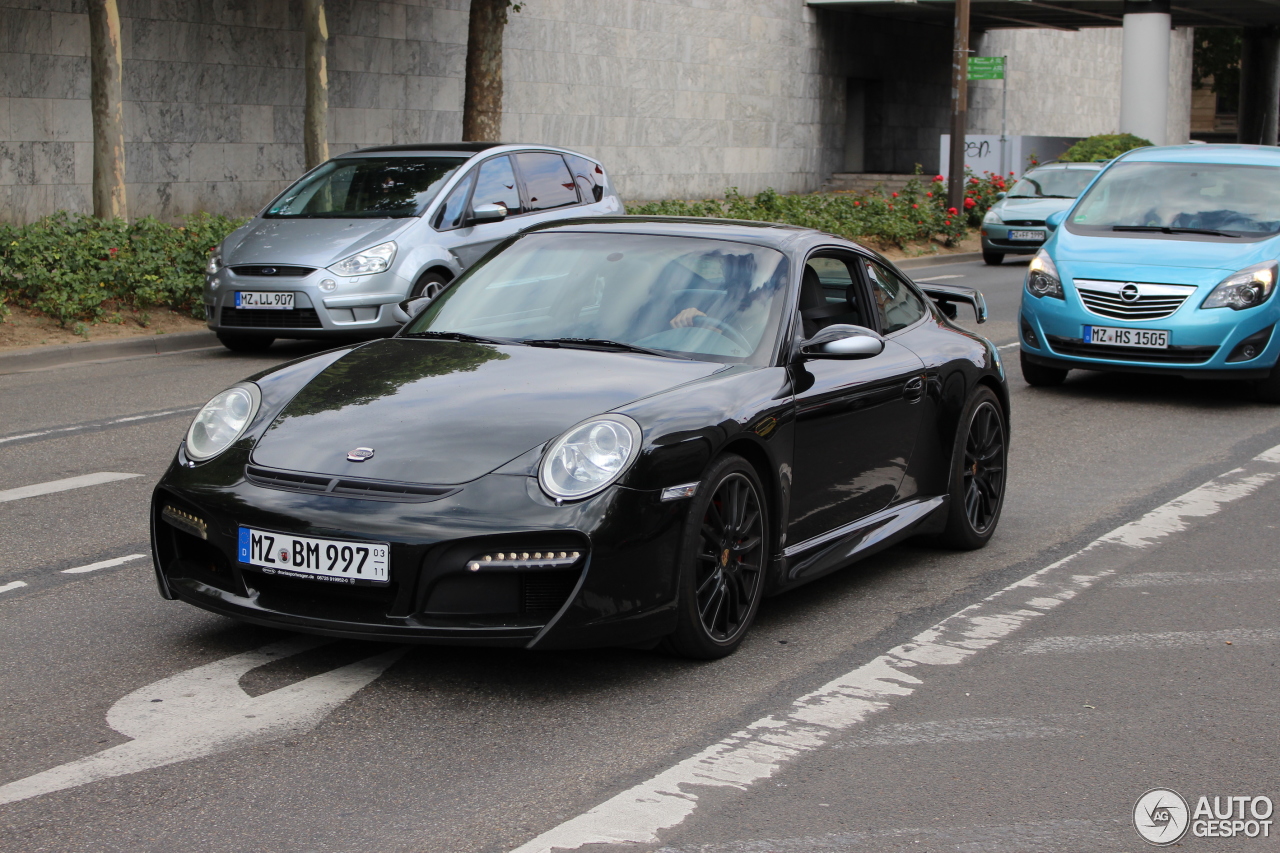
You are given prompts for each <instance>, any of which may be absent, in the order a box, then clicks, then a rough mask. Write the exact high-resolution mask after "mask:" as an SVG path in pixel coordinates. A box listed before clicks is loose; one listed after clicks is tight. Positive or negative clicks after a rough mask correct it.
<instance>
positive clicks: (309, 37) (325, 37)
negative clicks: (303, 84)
mask: <svg viewBox="0 0 1280 853" xmlns="http://www.w3.org/2000/svg"><path fill="white" fill-rule="evenodd" d="M304 7H305V8H304V10H303V16H304V18H305V23H304V24H303V28H304V31H305V34H306V36H305V37H306V71H305V74H306V77H307V106H306V117H305V118H304V120H303V124H304V127H303V133H302V135H303V140H304V148H305V149H306V160H307V168H308V169H312V168H315V167H316V166H319V165H320V164H321V163H323V162H324V161H325V160H328V159H329V59H328V53H327V42H328V41H329V25H328V24H327V23H326V22H325V19H324V0H305V3H304Z"/></svg>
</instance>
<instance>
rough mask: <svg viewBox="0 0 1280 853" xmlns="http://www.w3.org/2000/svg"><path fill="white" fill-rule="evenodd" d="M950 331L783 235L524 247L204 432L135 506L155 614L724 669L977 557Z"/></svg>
mask: <svg viewBox="0 0 1280 853" xmlns="http://www.w3.org/2000/svg"><path fill="white" fill-rule="evenodd" d="M423 303H426V304H425V307H423ZM961 303H967V304H969V305H971V306H972V308H973V310H974V311H975V312H976V313H977V314H978V318H979V320H982V319H985V314H986V308H985V305H984V303H983V301H982V297H981V295H980V294H979V293H978V292H977V291H975V290H972V289H971V288H965V287H955V286H941V287H940V286H929V287H925V288H923V289H922V288H919V287H917V286H916V285H915V284H913V283H912V282H911V281H910V280H908V279H907V277H906V276H904V275H902V274H901V273H900V272H898V271H897V270H896V269H895V268H894V266H893V265H892V264H891V263H889V262H888V261H886V260H885V259H884V258H882V257H881V256H879V255H878V254H876V253H875V252H872V251H870V250H868V249H865V248H863V247H861V246H858V245H856V244H855V243H851V242H849V241H847V240H844V239H841V238H838V237H833V236H831V235H829V234H822V233H819V232H817V231H811V230H807V229H802V228H794V227H788V226H780V225H769V224H763V223H752V222H732V221H722V220H696V219H674V218H672V219H667V218H639V217H618V218H613V219H600V218H594V219H590V220H575V221H570V222H561V223H557V224H554V225H548V226H546V227H535V228H533V229H531V230H529V231H526V232H524V233H522V234H519V235H517V236H516V237H513V238H512V239H510V240H508V241H507V242H506V243H504V244H503V246H501V247H500V248H499V249H498V250H495V251H494V252H493V253H491V254H490V255H488V256H487V257H486V258H485V259H484V260H483V261H482V262H479V263H477V264H476V265H475V266H474V267H473V268H472V269H471V270H469V271H468V272H467V274H466V275H464V276H462V277H460V278H459V279H457V280H456V281H455V282H453V283H452V284H451V285H450V286H449V287H448V288H447V289H446V290H445V291H444V292H443V293H442V294H441V295H439V296H438V297H436V298H435V299H434V300H425V299H422V300H417V301H416V302H412V303H405V304H404V305H403V306H402V310H403V311H404V312H405V313H406V315H409V314H414V313H415V310H416V311H417V313H416V316H412V317H406V319H407V320H408V321H407V322H406V324H405V326H404V328H403V329H402V330H401V331H400V332H399V333H398V334H397V335H396V336H395V337H393V338H390V339H386V340H379V341H373V342H368V343H362V344H358V345H352V346H347V347H343V348H340V349H335V350H332V351H329V352H325V353H321V354H318V355H314V356H310V357H307V358H303V359H300V360H298V361H294V362H291V363H289V364H285V365H283V366H280V367H276V368H273V369H271V370H267V371H264V372H262V373H259V374H257V375H256V376H253V377H251V378H249V379H248V380H246V381H244V382H241V383H238V384H236V385H234V386H232V387H231V388H229V389H227V390H226V391H223V392H222V393H220V394H218V395H217V396H216V397H214V398H213V399H212V400H210V401H209V403H208V404H207V405H205V407H204V408H203V409H202V410H201V411H200V413H199V414H198V415H197V416H196V418H195V420H194V422H193V423H192V424H191V427H190V429H189V430H188V432H187V436H186V440H185V441H184V442H183V443H182V445H181V446H180V447H179V448H178V452H177V456H176V458H175V459H174V461H173V464H172V465H171V466H170V468H169V470H168V471H167V472H166V474H165V475H164V478H163V479H162V480H161V481H160V484H159V485H158V486H157V488H156V490H155V495H154V500H153V506H152V519H151V527H152V543H153V550H154V555H155V571H156V579H157V581H158V583H159V587H160V593H161V595H163V596H164V597H165V598H169V599H175V598H176V599H181V600H183V601H186V602H188V603H190V604H194V605H196V606H197V607H202V608H205V609H207V610H211V611H213V612H215V613H221V614H225V615H227V616H231V617H235V618H237V619H242V620H245V621H248V622H255V623H260V624H266V625H274V626H277V627H282V628H290V629H296V630H299V631H310V632H315V633H321V634H330V635H337V636H346V637H364V638H370V639H379V640H395V641H414V640H419V641H429V642H447V643H481V644H489V645H514V646H525V647H530V648H539V649H551V648H567V647H579V646H594V645H642V644H650V643H653V642H656V641H662V642H664V643H665V644H666V645H667V647H668V648H670V649H671V650H673V651H675V652H677V653H680V654H684V655H688V656H693V657H701V658H714V657H719V656H722V655H725V654H728V653H729V652H731V651H733V649H735V648H736V647H737V646H738V644H739V643H740V642H741V641H742V638H743V636H744V634H745V633H746V631H747V629H748V627H749V626H750V625H751V622H752V620H753V619H754V617H755V614H756V611H757V608H758V607H759V605H760V601H761V599H762V598H763V597H765V596H767V595H770V594H772V593H777V592H780V591H782V590H785V589H788V588H790V587H793V586H796V585H798V584H802V583H805V582H806V581H810V580H813V579H814V578H817V577H820V576H822V575H824V574H826V573H828V572H830V571H833V570H835V569H837V568H839V567H841V566H844V565H846V564H848V563H850V562H852V561H854V560H856V559H858V558H860V557H863V556H865V555H867V554H870V553H872V552H874V551H876V550H879V549H881V548H884V547H886V546H888V545H890V544H892V543H894V542H897V541H900V540H901V539H903V538H905V537H907V536H911V535H915V534H934V535H936V536H938V537H940V538H941V539H942V540H944V541H945V542H946V543H948V544H950V545H952V546H955V547H958V548H965V549H970V548H978V547H981V546H983V545H984V544H986V542H987V540H988V539H989V538H990V537H991V535H992V532H993V531H994V530H995V527H996V523H997V521H998V519H999V517H1000V509H1001V504H1002V501H1003V497H1004V484H1005V459H1006V451H1007V447H1008V435H1009V398H1008V391H1007V388H1006V384H1005V377H1004V369H1003V367H1002V366H1001V363H1000V358H999V354H998V353H997V351H996V349H995V348H994V347H993V346H992V345H991V344H990V343H989V342H988V341H986V340H985V339H984V338H982V337H979V336H977V335H974V334H972V333H970V332H967V331H965V330H963V329H961V328H959V327H957V326H956V325H953V324H952V323H951V322H950V319H949V318H954V317H955V316H956V310H957V308H956V306H957V305H958V304H961Z"/></svg>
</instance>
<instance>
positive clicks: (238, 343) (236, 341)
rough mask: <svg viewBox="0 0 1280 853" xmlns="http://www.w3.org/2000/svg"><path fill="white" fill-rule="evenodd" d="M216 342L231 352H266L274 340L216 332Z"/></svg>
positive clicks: (265, 337) (260, 336)
mask: <svg viewBox="0 0 1280 853" xmlns="http://www.w3.org/2000/svg"><path fill="white" fill-rule="evenodd" d="M218 342H219V343H220V344H222V345H223V346H224V347H226V348H227V349H229V350H231V351H232V352H266V351H267V349H268V348H269V347H270V346H271V344H273V343H274V342H275V338H272V337H267V336H265V335H232V334H227V333H225V332H218Z"/></svg>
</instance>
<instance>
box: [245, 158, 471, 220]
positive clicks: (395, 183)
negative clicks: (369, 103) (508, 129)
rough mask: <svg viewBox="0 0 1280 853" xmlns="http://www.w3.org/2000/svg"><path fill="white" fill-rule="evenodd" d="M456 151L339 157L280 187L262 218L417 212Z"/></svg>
mask: <svg viewBox="0 0 1280 853" xmlns="http://www.w3.org/2000/svg"><path fill="white" fill-rule="evenodd" d="M465 162H467V161H466V159H465V158H458V157H340V158H338V159H336V160H330V161H329V162H328V163H325V164H324V165H323V166H321V167H320V168H319V169H317V170H315V171H314V172H312V173H311V174H309V175H307V176H306V177H304V178H303V179H302V180H300V181H298V182H297V183H296V184H294V185H293V186H291V187H289V189H287V190H285V191H284V192H283V193H282V194H281V195H280V197H279V198H277V199H276V200H275V201H274V202H272V204H271V207H269V208H268V209H267V212H266V213H265V214H264V216H265V217H266V218H267V219H319V218H325V219H401V218H404V217H408V216H418V215H420V214H421V213H422V212H423V211H424V210H426V208H427V205H428V204H430V203H431V200H432V199H433V198H435V197H436V193H438V192H439V191H440V188H441V187H442V186H444V182H445V181H447V180H448V179H449V176H450V175H452V174H453V173H454V172H455V171H457V169H458V167H459V166H461V165H462V164H463V163H465Z"/></svg>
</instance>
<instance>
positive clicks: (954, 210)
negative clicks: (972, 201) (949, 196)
mask: <svg viewBox="0 0 1280 853" xmlns="http://www.w3.org/2000/svg"><path fill="white" fill-rule="evenodd" d="M959 212H960V211H958V210H956V209H955V208H954V207H948V208H947V213H949V214H951V215H952V216H955V215H956V214H957V213H959Z"/></svg>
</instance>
